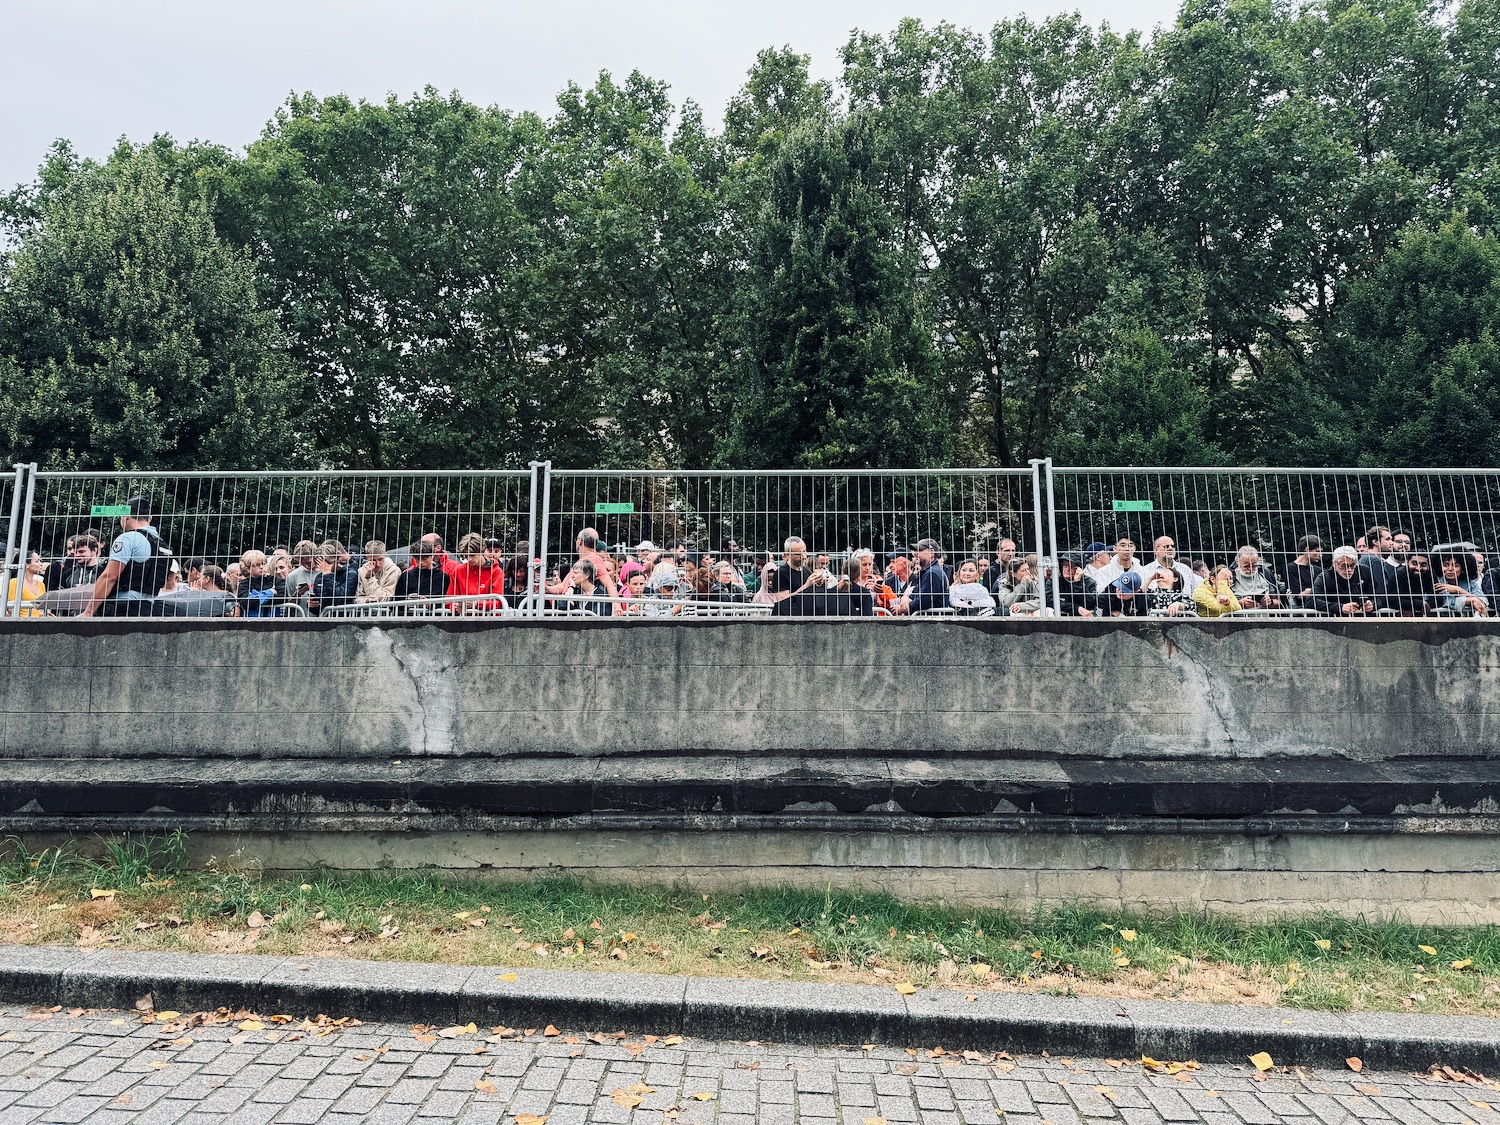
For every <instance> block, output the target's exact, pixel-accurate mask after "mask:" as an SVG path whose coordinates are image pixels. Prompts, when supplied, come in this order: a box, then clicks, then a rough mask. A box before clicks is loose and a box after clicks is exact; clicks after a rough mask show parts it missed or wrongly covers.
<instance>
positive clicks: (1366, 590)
mask: <svg viewBox="0 0 1500 1125" xmlns="http://www.w3.org/2000/svg"><path fill="white" fill-rule="evenodd" d="M1310 600H1311V601H1312V608H1313V609H1315V610H1317V611H1318V612H1319V613H1328V614H1332V615H1333V616H1334V617H1367V616H1369V615H1370V614H1373V613H1374V612H1375V588H1374V585H1373V584H1372V583H1371V581H1370V575H1369V573H1368V572H1367V571H1366V569H1365V568H1364V567H1362V566H1360V565H1359V555H1358V554H1357V553H1356V552H1355V550H1354V548H1353V547H1340V548H1339V549H1338V550H1336V551H1334V552H1333V567H1332V569H1330V570H1325V571H1324V572H1323V573H1322V574H1320V575H1318V580H1317V581H1316V582H1314V583H1313V589H1312V598H1311V599H1310Z"/></svg>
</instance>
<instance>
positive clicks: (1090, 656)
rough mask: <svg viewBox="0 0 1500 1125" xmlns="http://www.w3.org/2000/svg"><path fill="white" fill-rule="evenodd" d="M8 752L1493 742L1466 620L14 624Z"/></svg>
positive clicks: (1487, 663) (9, 646)
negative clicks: (1350, 621)
mask: <svg viewBox="0 0 1500 1125" xmlns="http://www.w3.org/2000/svg"><path fill="white" fill-rule="evenodd" d="M0 669H3V671H0V724H3V725H0V758H3V757H28V756H43V757H50V756H54V755H58V754H60V753H65V754H66V756H69V757H87V756H99V757H112V756H119V755H121V754H122V753H129V752H130V748H131V747H136V748H140V747H141V745H142V743H144V744H145V746H146V747H148V748H149V751H150V752H151V753H154V754H160V755H183V756H190V757H195V758H196V757H202V756H205V755H214V756H220V755H222V756H229V757H261V756H269V757H334V758H340V759H350V758H366V757H368V758H373V759H389V758H393V757H395V758H415V757H422V756H447V755H488V756H499V757H504V756H513V755H528V754H558V755H565V756H570V757H579V756H594V755H611V754H621V753H629V754H634V753H642V752H667V753H677V752H682V751H707V752H713V751H718V750H732V749H748V750H756V751H808V752H812V753H816V754H830V753H831V754H841V755H842V754H866V753H870V754H887V753H893V752H897V753H919V754H965V753H971V752H986V753H991V754H994V753H997V752H998V753H1000V754H1001V755H1003V756H1005V757H1010V758H1024V757H1030V756H1045V757H1052V756H1064V757H1066V756H1084V757H1089V758H1099V757H1103V758H1111V757H1114V758H1133V757H1137V756H1145V757H1152V758H1160V757H1167V758H1171V757H1179V756H1180V757H1207V758H1213V759H1228V758H1266V757H1271V758H1324V757H1336V758H1343V759H1350V760H1358V761H1372V762H1374V761H1383V760H1387V759H1391V758H1394V757H1402V756H1419V757H1429V758H1446V757H1454V758H1474V757H1485V756H1489V755H1492V754H1494V752H1495V748H1496V746H1497V736H1500V717H1497V695H1496V690H1495V689H1496V686H1497V684H1500V629H1496V628H1495V627H1493V626H1489V625H1487V624H1485V623H1472V622H1465V621H1437V622H1424V621H1373V622H1356V623H1349V624H1340V623H1338V622H1317V623H1307V622H1301V621H1295V622H1293V621H1278V622H1233V621H1228V622H1222V623H1210V622H1206V621H1204V622H1191V623H1183V624H1166V623H1159V622H1155V621H1147V622H1141V623H1131V624H1128V625H1115V624H1105V623H1099V622H1089V621H1052V622H1025V623H1013V622H1009V621H997V620H977V621H963V622H957V621H911V622H894V621H880V622H869V623H857V624H851V623H839V622H826V621H824V622H820V621H806V622H790V621H788V622H780V621H769V622H768V621H729V622H722V623H720V622H713V621H701V622H685V623H666V622H639V623H632V624H629V625H625V626H623V627H621V626H612V625H610V624H607V623H605V624H593V623H587V622H576V621H551V622H534V623H524V624H510V623H507V624H506V625H504V626H500V627H495V626H494V625H488V624H479V623H464V622H451V623H442V624H396V625H392V624H381V625H364V624H339V625H332V624H323V623H320V622H316V621H313V622H305V623H299V622H290V623H284V624H282V625H279V626H277V627H275V628H266V627H264V626H256V625H253V624H249V623H245V624H237V623H211V622H159V623H156V622H153V623H145V624H140V625H132V624H128V623H94V624H86V623H70V622H66V621H59V622H55V623H53V622H43V623H35V624H31V623H20V624H16V623H9V624H6V625H4V626H0Z"/></svg>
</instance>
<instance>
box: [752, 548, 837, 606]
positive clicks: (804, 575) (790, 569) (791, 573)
mask: <svg viewBox="0 0 1500 1125" xmlns="http://www.w3.org/2000/svg"><path fill="white" fill-rule="evenodd" d="M782 550H783V551H784V554H783V555H782V562H781V565H779V566H777V567H774V568H772V569H770V570H769V571H767V574H766V581H765V589H766V591H767V593H768V594H769V595H770V602H771V612H772V613H774V614H776V615H777V616H778V617H789V616H791V615H792V613H793V612H794V608H795V607H794V606H793V605H792V598H793V596H794V595H796V594H801V593H803V592H804V591H806V590H809V589H811V588H812V586H813V585H814V583H815V582H821V581H822V579H823V576H822V574H820V573H818V572H817V571H814V570H813V568H812V567H811V566H809V565H808V560H807V544H806V543H804V542H803V541H802V540H801V539H800V538H799V537H798V536H795V535H792V536H789V537H788V538H787V540H786V542H785V543H783V544H782Z"/></svg>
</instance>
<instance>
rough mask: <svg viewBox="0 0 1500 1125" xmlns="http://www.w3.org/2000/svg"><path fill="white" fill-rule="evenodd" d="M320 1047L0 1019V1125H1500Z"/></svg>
mask: <svg viewBox="0 0 1500 1125" xmlns="http://www.w3.org/2000/svg"><path fill="white" fill-rule="evenodd" d="M261 1019H262V1020H264V1017H261ZM319 1030H323V1029H320V1028H315V1027H312V1026H308V1025H299V1024H298V1023H295V1022H294V1023H286V1024H276V1023H274V1022H269V1021H267V1022H265V1025H264V1026H262V1027H257V1026H256V1025H255V1024H250V1025H249V1026H248V1027H245V1026H242V1025H241V1024H238V1023H232V1022H224V1023H217V1024H213V1025H209V1026H200V1027H189V1028H183V1027H182V1026H181V1024H180V1023H178V1024H177V1025H176V1026H175V1027H174V1026H173V1025H171V1024H163V1023H156V1024H143V1023H142V1020H141V1016H140V1013H136V1012H94V1011H89V1012H63V1011H56V1012H49V1011H37V1010H27V1009H14V1008H12V1009H8V1010H4V1011H0V1125H12V1123H14V1125H21V1123H23V1122H27V1123H29V1122H87V1123H89V1125H103V1123H105V1122H109V1123H116V1122H118V1123H121V1125H124V1123H127V1122H130V1123H138V1125H154V1123H167V1122H180V1123H182V1125H190V1123H199V1122H210V1121H232V1122H234V1123H235V1125H258V1123H261V1122H286V1123H288V1125H295V1123H309V1125H310V1123H313V1122H320V1123H323V1122H326V1123H328V1125H340V1123H353V1122H372V1123H381V1125H401V1123H405V1122H412V1121H418V1122H420V1121H422V1120H424V1119H425V1120H428V1121H457V1122H461V1123H464V1125H470V1123H473V1125H478V1123H486V1125H492V1123H497V1122H498V1123H501V1125H512V1123H513V1122H516V1121H519V1122H521V1123H522V1125H537V1123H538V1122H540V1121H543V1120H545V1122H546V1123H547V1125H575V1123H579V1122H622V1123H624V1122H629V1123H640V1125H657V1123H658V1122H660V1123H663V1125H665V1123H669V1122H676V1123H679V1125H692V1123H695V1122H715V1123H717V1125H779V1123H782V1122H800V1123H804V1125H811V1123H814V1122H822V1123H825V1125H832V1123H834V1122H839V1123H841V1125H843V1123H851V1125H867V1123H869V1122H885V1123H888V1125H898V1123H908V1122H912V1123H919V1125H958V1123H963V1125H973V1123H976V1122H984V1123H987V1125H994V1123H995V1122H1001V1121H1003V1122H1005V1123H1007V1125H1047V1123H1051V1125H1081V1123H1082V1122H1084V1121H1097V1122H1106V1121H1108V1122H1119V1123H1121V1125H1147V1123H1154V1122H1172V1123H1188V1122H1202V1123H1203V1125H1235V1123H1237V1122H1245V1123H1247V1125H1270V1123H1272V1122H1281V1121H1289V1122H1299V1123H1303V1125H1315V1123H1317V1122H1322V1123H1326V1125H1337V1123H1343V1122H1350V1123H1360V1122H1376V1121H1378V1122H1385V1121H1396V1122H1401V1123H1402V1125H1428V1123H1431V1122H1437V1123H1440V1125H1461V1123H1462V1122H1466V1121H1468V1122H1474V1123H1476V1125H1500V1112H1497V1111H1496V1110H1495V1109H1491V1108H1489V1106H1490V1104H1493V1105H1495V1106H1497V1107H1500V1088H1494V1089H1492V1088H1490V1087H1487V1086H1473V1085H1464V1084H1458V1083H1434V1082H1431V1081H1427V1080H1425V1079H1422V1078H1418V1077H1416V1076H1413V1075H1410V1074H1388V1073H1387V1074H1375V1073H1369V1072H1365V1073H1363V1074H1354V1073H1351V1072H1349V1071H1347V1070H1338V1071H1333V1070H1328V1069H1319V1070H1313V1069H1304V1070H1300V1071H1299V1070H1289V1069H1285V1068H1278V1069H1276V1070H1274V1071H1272V1072H1271V1073H1270V1074H1268V1075H1265V1076H1259V1077H1258V1076H1257V1074H1256V1072H1255V1070H1254V1068H1253V1067H1251V1066H1249V1065H1248V1064H1247V1065H1244V1066H1229V1065H1204V1066H1203V1067H1202V1068H1201V1069H1197V1070H1188V1071H1184V1072H1182V1073H1180V1074H1178V1075H1175V1076H1169V1075H1166V1074H1157V1073H1147V1072H1146V1071H1145V1070H1143V1068H1142V1067H1141V1065H1139V1063H1138V1062H1121V1061H1120V1060H1109V1061H1106V1060H1100V1059H1064V1058H1048V1057H1040V1058H1037V1057H1018V1058H1015V1059H1009V1058H1005V1057H996V1056H994V1055H984V1056H973V1057H970V1058H964V1057H963V1056H957V1055H946V1054H942V1053H933V1052H929V1051H919V1052H916V1053H912V1052H908V1051H904V1050H900V1049H895V1048H888V1047H877V1048H873V1049H868V1050H867V1049H862V1048H860V1047H836V1048H816V1047H782V1046H774V1045H771V1046H768V1045H762V1044H756V1043H714V1042H706V1041H702V1040H694V1039H688V1040H686V1041H683V1042H669V1041H668V1040H665V1039H657V1040H655V1041H649V1040H648V1039H647V1038H646V1037H643V1036H634V1035H632V1036H625V1037H620V1038H614V1037H606V1036H602V1035H593V1036H590V1035H588V1034H586V1033H579V1034H577V1035H575V1034H570V1033H568V1032H566V1031H564V1032H559V1033H557V1034H555V1035H547V1034H545V1032H546V1031H552V1030H554V1029H551V1028H548V1029H545V1030H544V1031H538V1032H536V1033H534V1034H533V1035H531V1036H528V1037H527V1038H525V1039H523V1040H516V1039H513V1038H510V1039H502V1038H500V1037H497V1036H493V1035H492V1034H491V1029H489V1028H477V1029H475V1030H474V1031H473V1032H468V1031H466V1030H463V1029H453V1028H450V1029H436V1028H432V1029H419V1030H414V1029H413V1028H411V1027H406V1026H392V1025H381V1024H362V1025H358V1026H350V1027H347V1028H344V1029H342V1030H335V1031H332V1032H331V1033H325V1034H323V1035H319V1034H318V1031H319ZM442 1030H446V1031H448V1032H449V1034H450V1035H452V1036H453V1037H451V1038H449V1037H444V1036H443V1035H442V1034H440V1031H442ZM671 1038H672V1039H673V1040H675V1039H676V1037H675V1036H674V1037H671ZM272 1040H274V1042H273V1041H272ZM1491 1099H1494V1101H1493V1103H1491ZM632 1103H638V1104H632Z"/></svg>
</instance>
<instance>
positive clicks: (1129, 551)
mask: <svg viewBox="0 0 1500 1125" xmlns="http://www.w3.org/2000/svg"><path fill="white" fill-rule="evenodd" d="M1140 569H1141V563H1140V560H1139V559H1137V558H1136V557H1135V540H1133V539H1131V538H1130V537H1129V536H1128V535H1122V536H1120V538H1119V539H1118V540H1116V542H1115V553H1114V554H1113V555H1112V556H1110V559H1109V561H1108V562H1107V563H1105V564H1104V565H1103V566H1101V567H1099V568H1097V569H1096V570H1095V571H1094V581H1095V582H1096V583H1098V585H1099V592H1100V593H1101V594H1109V593H1110V591H1111V589H1112V588H1114V589H1118V588H1117V587H1115V584H1114V583H1115V579H1116V578H1119V577H1120V575H1122V574H1129V573H1131V572H1132V571H1139V570H1140ZM1136 577H1140V575H1139V574H1137V575H1136ZM1137 589H1139V587H1137Z"/></svg>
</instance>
